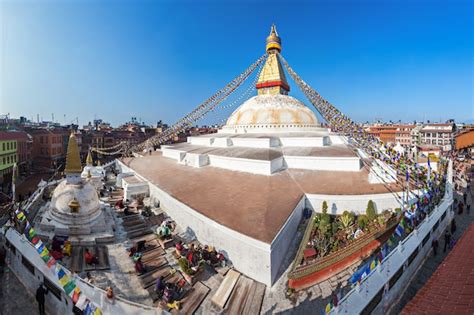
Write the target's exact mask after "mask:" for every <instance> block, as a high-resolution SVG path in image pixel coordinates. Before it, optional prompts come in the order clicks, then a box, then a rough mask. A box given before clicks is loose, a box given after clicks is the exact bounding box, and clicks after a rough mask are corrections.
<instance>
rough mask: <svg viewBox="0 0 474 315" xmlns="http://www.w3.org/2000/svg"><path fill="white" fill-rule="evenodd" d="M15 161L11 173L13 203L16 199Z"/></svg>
mask: <svg viewBox="0 0 474 315" xmlns="http://www.w3.org/2000/svg"><path fill="white" fill-rule="evenodd" d="M15 182H16V163H14V164H13V173H12V202H13V203H15V200H16V187H15Z"/></svg>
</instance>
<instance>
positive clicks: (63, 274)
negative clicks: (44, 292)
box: [58, 267, 66, 279]
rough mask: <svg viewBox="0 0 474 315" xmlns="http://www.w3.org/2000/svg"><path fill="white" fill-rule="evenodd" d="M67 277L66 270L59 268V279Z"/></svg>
mask: <svg viewBox="0 0 474 315" xmlns="http://www.w3.org/2000/svg"><path fill="white" fill-rule="evenodd" d="M65 275H66V273H65V272H64V269H63V268H61V267H59V271H58V279H61V278H62V277H64V276H65Z"/></svg>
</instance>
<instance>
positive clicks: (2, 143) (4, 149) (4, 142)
mask: <svg viewBox="0 0 474 315" xmlns="http://www.w3.org/2000/svg"><path fill="white" fill-rule="evenodd" d="M2 144H3V151H5V142H4V143H2Z"/></svg>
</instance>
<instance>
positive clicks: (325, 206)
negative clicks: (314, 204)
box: [323, 200, 328, 213]
mask: <svg viewBox="0 0 474 315" xmlns="http://www.w3.org/2000/svg"><path fill="white" fill-rule="evenodd" d="M327 212H328V203H327V202H326V200H324V201H323V213H327Z"/></svg>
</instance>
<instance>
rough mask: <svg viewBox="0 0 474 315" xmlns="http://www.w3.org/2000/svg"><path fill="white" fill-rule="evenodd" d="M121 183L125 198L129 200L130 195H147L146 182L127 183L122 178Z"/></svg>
mask: <svg viewBox="0 0 474 315" xmlns="http://www.w3.org/2000/svg"><path fill="white" fill-rule="evenodd" d="M123 183H124V185H123V192H124V199H125V200H127V199H128V200H131V199H132V197H134V196H136V195H145V196H148V195H149V188H148V184H147V183H146V182H143V183H134V184H129V183H127V182H126V181H125V180H123Z"/></svg>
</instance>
